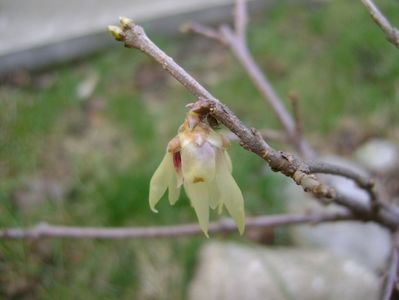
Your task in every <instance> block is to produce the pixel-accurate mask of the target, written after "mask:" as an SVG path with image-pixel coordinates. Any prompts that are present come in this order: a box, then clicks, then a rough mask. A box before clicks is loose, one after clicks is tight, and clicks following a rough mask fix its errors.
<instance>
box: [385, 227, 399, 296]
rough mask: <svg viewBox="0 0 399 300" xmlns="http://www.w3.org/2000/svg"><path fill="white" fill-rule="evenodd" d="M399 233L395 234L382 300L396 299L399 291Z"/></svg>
mask: <svg viewBox="0 0 399 300" xmlns="http://www.w3.org/2000/svg"><path fill="white" fill-rule="evenodd" d="M398 284H399V235H398V233H397V234H394V235H393V243H392V251H391V255H390V257H389V259H388V264H387V274H386V277H385V280H384V283H383V288H382V291H381V292H382V293H381V300H390V299H394V293H395V290H396V293H398V290H399V286H397V285H398Z"/></svg>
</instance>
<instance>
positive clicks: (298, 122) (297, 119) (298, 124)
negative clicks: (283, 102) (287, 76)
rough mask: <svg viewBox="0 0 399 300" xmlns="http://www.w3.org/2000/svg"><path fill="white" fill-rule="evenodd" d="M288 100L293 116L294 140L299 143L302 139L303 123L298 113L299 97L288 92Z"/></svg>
mask: <svg viewBox="0 0 399 300" xmlns="http://www.w3.org/2000/svg"><path fill="white" fill-rule="evenodd" d="M288 99H290V101H291V104H292V111H293V114H294V121H295V132H296V134H295V138H296V139H298V140H299V141H300V140H302V139H303V123H302V118H301V113H300V111H299V97H298V95H297V94H296V93H294V92H290V93H289V94H288ZM299 141H298V142H299ZM298 142H297V143H298Z"/></svg>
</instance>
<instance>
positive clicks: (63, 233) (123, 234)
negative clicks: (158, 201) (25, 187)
mask: <svg viewBox="0 0 399 300" xmlns="http://www.w3.org/2000/svg"><path fill="white" fill-rule="evenodd" d="M353 219H354V216H353V215H352V214H351V213H349V212H343V213H330V214H317V215H316V214H310V215H274V216H261V217H254V218H248V219H247V222H246V228H247V229H251V228H270V227H276V226H286V225H298V224H318V223H325V222H336V221H345V220H353ZM236 230H237V228H236V225H235V223H234V221H233V220H231V219H222V220H221V221H219V222H217V223H211V224H209V232H212V233H217V232H234V231H236ZM198 234H201V235H202V234H203V232H202V230H201V229H200V227H199V226H198V224H184V225H175V226H157V227H127V228H103V227H69V226H57V225H49V224H47V223H40V224H38V225H36V226H34V227H31V228H25V229H21V228H11V229H1V230H0V239H1V238H2V239H37V238H44V237H52V238H55V237H58V238H77V239H85V238H95V239H125V238H160V237H179V236H192V235H198Z"/></svg>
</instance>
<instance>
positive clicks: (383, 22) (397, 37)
mask: <svg viewBox="0 0 399 300" xmlns="http://www.w3.org/2000/svg"><path fill="white" fill-rule="evenodd" d="M362 2H363V5H364V6H365V7H366V8H367V10H368V12H369V14H370V16H371V17H372V18H373V20H374V22H375V23H377V25H378V26H379V27H380V28H381V29H382V31H383V32H384V33H385V36H386V38H387V40H388V41H389V42H391V43H392V44H393V45H395V47H396V48H399V30H398V29H397V28H395V27H394V26H392V25H391V23H390V22H389V21H388V19H387V18H386V17H385V16H384V14H383V13H382V12H381V11H380V9H379V8H378V7H377V5H375V3H374V1H373V0H362Z"/></svg>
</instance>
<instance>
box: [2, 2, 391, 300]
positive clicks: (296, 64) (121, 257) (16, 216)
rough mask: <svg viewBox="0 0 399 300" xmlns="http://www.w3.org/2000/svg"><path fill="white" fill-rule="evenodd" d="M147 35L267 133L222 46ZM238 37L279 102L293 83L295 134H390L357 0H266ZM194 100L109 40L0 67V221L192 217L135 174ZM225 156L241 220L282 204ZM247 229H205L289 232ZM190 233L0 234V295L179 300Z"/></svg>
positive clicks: (384, 59) (324, 144)
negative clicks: (245, 38) (33, 63)
mask: <svg viewBox="0 0 399 300" xmlns="http://www.w3.org/2000/svg"><path fill="white" fill-rule="evenodd" d="M379 4H380V5H381V8H382V9H383V10H384V12H386V14H387V16H388V17H389V18H391V19H392V20H395V18H396V20H397V19H398V18H399V11H398V7H397V3H395V2H394V1H389V0H385V1H379ZM116 17H117V16H115V18H116ZM151 38H153V39H154V41H155V42H156V43H157V44H158V45H160V47H161V48H162V49H164V50H165V51H166V52H167V53H168V54H170V55H171V56H172V57H174V58H175V60H176V61H178V62H179V63H181V64H182V65H183V66H184V67H185V68H186V69H187V70H189V72H190V73H192V74H193V75H194V76H195V77H196V78H198V79H199V80H200V82H202V83H204V84H205V85H206V86H207V87H208V88H209V89H210V90H211V91H212V93H213V94H215V95H216V96H217V97H218V98H220V99H221V100H222V101H223V102H225V103H226V104H227V105H229V106H230V107H231V109H232V110H233V111H234V112H236V113H237V115H238V116H239V117H240V118H242V119H243V120H244V121H245V122H246V124H247V125H248V126H253V127H258V128H277V129H278V128H279V126H278V123H277V121H276V119H275V117H274V116H273V115H272V113H271V112H270V110H269V108H268V107H267V106H266V105H265V104H264V101H263V100H262V98H261V97H260V96H259V94H258V92H257V91H256V90H255V88H254V87H253V84H252V83H251V82H250V81H249V80H248V78H247V75H246V74H245V73H244V72H243V71H242V69H241V67H240V66H239V65H238V64H237V63H236V61H235V59H234V58H233V57H231V56H230V54H229V53H228V51H227V50H226V49H225V48H223V47H221V46H219V45H216V44H214V43H213V42H210V41H207V40H204V39H202V38H200V37H187V36H183V35H179V36H177V37H170V36H166V35H160V34H158V35H157V34H156V33H155V34H153V35H152V36H151ZM249 44H250V48H251V50H252V51H253V52H254V55H255V57H256V59H257V61H258V62H259V64H260V66H261V67H262V68H263V69H265V70H266V71H267V73H268V75H269V77H270V79H271V81H272V82H273V84H274V85H275V87H276V89H277V91H278V92H279V93H280V94H281V95H282V96H283V98H287V95H288V94H289V93H290V92H295V93H297V94H298V96H299V99H300V110H301V114H302V116H303V120H304V126H305V132H306V135H307V136H308V137H309V138H310V140H311V142H312V144H314V145H315V146H316V147H317V148H318V149H319V150H320V151H321V152H322V153H327V154H328V153H333V152H335V153H339V154H342V155H346V156H350V155H351V153H352V151H353V150H354V149H355V148H356V147H357V146H358V145H360V144H362V143H363V142H365V141H367V140H368V139H370V138H372V137H383V138H390V139H393V140H398V138H399V131H398V123H399V119H398V117H397V114H398V112H399V81H398V78H399V77H398V75H399V59H398V53H397V49H395V48H394V47H393V46H392V45H391V44H389V43H388V42H387V41H385V39H384V37H383V34H382V33H381V32H380V30H379V28H377V26H375V24H374V23H373V22H372V21H371V19H370V17H369V16H368V14H367V12H366V11H365V9H364V7H362V5H361V3H360V1H345V0H339V1H325V2H323V3H319V4H318V5H306V4H301V5H299V4H293V3H292V2H291V3H289V4H288V3H285V1H279V2H278V4H276V5H274V6H273V7H272V8H268V9H267V11H266V10H264V11H258V12H257V13H256V14H255V15H254V16H253V17H252V19H251V23H250V26H249ZM193 100H194V99H193V97H192V96H191V95H190V94H188V93H187V92H186V91H185V90H184V89H183V88H182V87H181V86H180V85H179V84H177V83H176V82H175V81H174V79H172V78H170V77H169V76H168V75H166V74H165V73H164V72H163V70H162V69H161V68H160V67H159V66H158V65H157V64H155V63H154V62H152V61H151V60H150V59H148V58H147V57H145V56H144V55H143V54H142V53H140V52H138V51H134V50H127V49H125V48H123V47H119V48H114V49H113V50H112V51H103V52H102V53H99V54H96V55H93V56H90V57H85V58H80V59H77V60H75V61H73V62H70V63H66V64H63V65H58V66H56V67H53V68H48V69H46V70H42V71H36V72H27V71H19V72H16V73H13V74H7V75H5V76H3V77H2V83H1V86H0V216H1V217H0V226H1V227H14V226H29V225H32V224H36V223H38V222H41V221H45V222H49V223H55V224H64V225H76V226H146V225H157V224H158V225H163V224H175V223H184V222H193V221H195V220H196V219H195V215H194V212H193V210H192V209H191V208H190V205H189V202H188V199H187V198H186V197H185V196H183V197H181V199H180V200H179V201H178V203H177V204H176V206H175V207H171V206H169V205H168V203H167V201H162V202H161V203H160V204H159V211H160V213H159V214H153V213H152V212H151V211H150V210H149V207H148V203H147V197H148V183H149V179H150V177H151V175H152V173H153V171H154V170H155V168H156V167H157V165H158V164H159V162H160V160H161V158H162V156H163V153H164V151H165V147H166V143H167V141H168V140H169V139H170V138H171V137H173V136H174V135H175V133H176V129H177V128H178V126H179V125H180V123H181V122H182V121H183V118H184V115H185V111H186V109H185V107H184V105H185V104H186V103H188V102H190V101H193ZM287 105H289V104H287ZM277 146H279V145H277ZM230 153H231V156H232V160H233V163H234V171H233V173H234V176H235V178H236V179H237V182H238V184H239V186H240V187H241V189H242V191H243V194H244V197H245V200H246V213H247V215H260V214H265V213H268V214H273V213H279V212H283V211H284V201H283V200H284V199H283V198H284V197H283V195H281V188H282V186H283V184H284V180H283V179H282V178H281V176H280V175H276V174H272V172H270V171H269V170H268V169H267V168H266V167H265V165H264V164H263V163H262V162H260V161H259V159H258V158H257V157H255V156H254V155H251V154H250V153H248V152H245V151H244V150H243V149H242V148H240V147H239V146H238V145H235V144H234V145H232V147H231V150H230ZM164 200H165V199H164ZM212 219H213V220H216V219H217V216H216V215H212ZM261 236H262V237H260V235H259V234H251V233H250V232H249V233H248V234H247V235H246V236H244V237H238V235H236V234H233V235H229V236H221V235H214V236H212V237H211V238H212V239H214V240H226V239H229V240H239V241H240V242H242V243H246V244H252V243H266V244H268V245H289V244H290V243H291V240H290V238H289V237H288V236H287V232H286V231H285V230H276V231H268V232H266V233H263V234H262V235H261ZM205 241H206V238H204V237H202V236H199V237H190V238H179V239H171V240H146V241H143V240H136V241H132V240H124V241H96V240H68V239H52V240H40V241H29V240H26V241H0V297H1V298H5V299H55V298H56V299H185V298H186V297H187V286H188V282H190V280H191V279H192V277H193V274H194V270H195V268H196V263H197V253H198V249H199V247H200V246H201V245H202V244H203V243H204V242H205Z"/></svg>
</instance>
